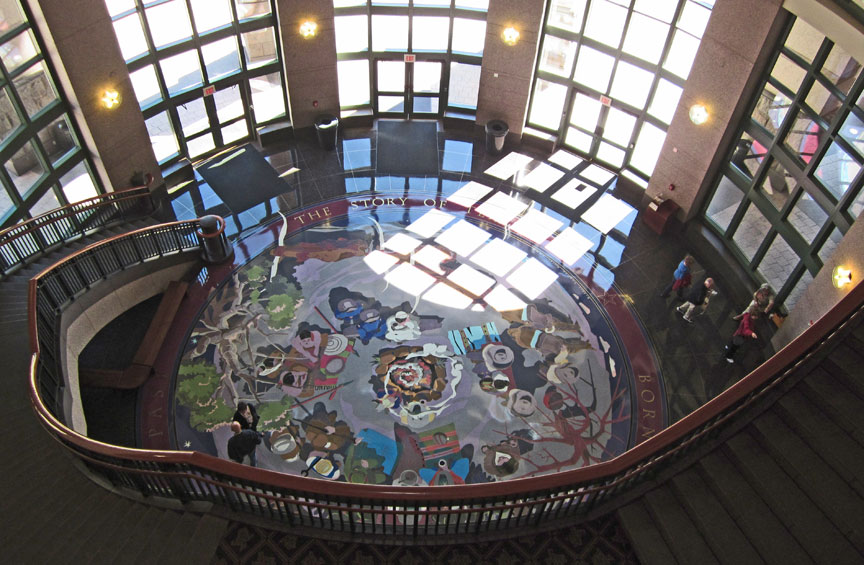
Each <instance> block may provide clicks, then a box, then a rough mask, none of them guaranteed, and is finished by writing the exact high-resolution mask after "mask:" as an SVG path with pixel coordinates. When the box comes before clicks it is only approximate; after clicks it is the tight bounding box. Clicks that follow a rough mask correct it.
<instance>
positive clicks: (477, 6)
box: [455, 0, 489, 12]
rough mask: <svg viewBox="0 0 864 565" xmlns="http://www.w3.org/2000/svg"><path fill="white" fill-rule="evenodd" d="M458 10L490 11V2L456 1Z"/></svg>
mask: <svg viewBox="0 0 864 565" xmlns="http://www.w3.org/2000/svg"><path fill="white" fill-rule="evenodd" d="M455 6H456V7H457V8H465V9H467V10H482V11H484V12H485V11H486V10H488V9H489V0H456V4H455Z"/></svg>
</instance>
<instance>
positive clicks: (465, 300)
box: [423, 282, 472, 310]
mask: <svg viewBox="0 0 864 565" xmlns="http://www.w3.org/2000/svg"><path fill="white" fill-rule="evenodd" d="M423 300H428V301H429V302H432V303H433V304H439V305H441V306H447V307H449V308H458V309H459V310H464V309H465V308H467V307H468V306H470V305H471V302H472V301H471V299H470V298H469V297H467V296H465V295H464V294H462V293H461V292H459V291H458V290H456V289H455V288H453V287H451V286H450V285H448V284H446V283H443V282H439V283H436V284H435V286H433V287H432V288H430V289H429V290H428V291H427V292H426V294H424V295H423Z"/></svg>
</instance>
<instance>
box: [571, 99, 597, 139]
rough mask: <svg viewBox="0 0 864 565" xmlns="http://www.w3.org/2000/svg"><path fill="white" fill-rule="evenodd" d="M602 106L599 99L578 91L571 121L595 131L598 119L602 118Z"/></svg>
mask: <svg viewBox="0 0 864 565" xmlns="http://www.w3.org/2000/svg"><path fill="white" fill-rule="evenodd" d="M601 108H602V105H601V104H600V101H599V100H595V99H593V98H591V97H590V96H588V95H586V94H582V93H581V92H578V93H576V100H574V101H573V111H572V112H571V113H570V123H571V124H573V125H575V126H579V127H581V128H582V129H586V130H588V131H594V128H595V127H597V121H598V120H599V119H600V109H601Z"/></svg>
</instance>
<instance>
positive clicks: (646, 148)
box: [630, 122, 666, 175]
mask: <svg viewBox="0 0 864 565" xmlns="http://www.w3.org/2000/svg"><path fill="white" fill-rule="evenodd" d="M664 141H666V132H665V131H663V130H662V129H660V128H658V127H657V126H655V125H653V124H650V123H648V122H645V123H643V124H642V129H641V130H640V131H639V137H638V138H637V139H636V145H635V146H634V147H633V155H632V156H631V157H630V165H631V166H633V167H635V168H636V169H638V170H640V171H641V172H643V173H645V174H646V175H650V174H651V173H653V172H654V166H655V165H656V164H657V159H659V158H660V150H661V149H663V142H664Z"/></svg>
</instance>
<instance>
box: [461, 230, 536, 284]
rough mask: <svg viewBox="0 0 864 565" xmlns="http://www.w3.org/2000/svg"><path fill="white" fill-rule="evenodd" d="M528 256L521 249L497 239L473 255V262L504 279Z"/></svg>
mask: <svg viewBox="0 0 864 565" xmlns="http://www.w3.org/2000/svg"><path fill="white" fill-rule="evenodd" d="M527 256H528V254H527V253H525V252H524V251H522V250H521V249H517V248H516V247H513V246H512V245H510V244H509V243H507V242H505V241H503V240H501V239H498V238H495V239H493V240H492V241H490V242H489V243H487V244H486V245H484V246H483V247H482V248H480V250H479V251H477V253H475V254H474V255H472V256H471V261H472V262H473V263H474V264H475V265H477V266H478V267H480V268H483V269H486V270H487V271H489V272H490V273H492V274H494V275H498V276H499V277H503V276H504V275H506V274H507V273H509V272H510V271H512V270H513V268H514V267H515V266H516V265H518V264H519V263H521V262H522V261H523V260H524V259H525V257H527Z"/></svg>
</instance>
